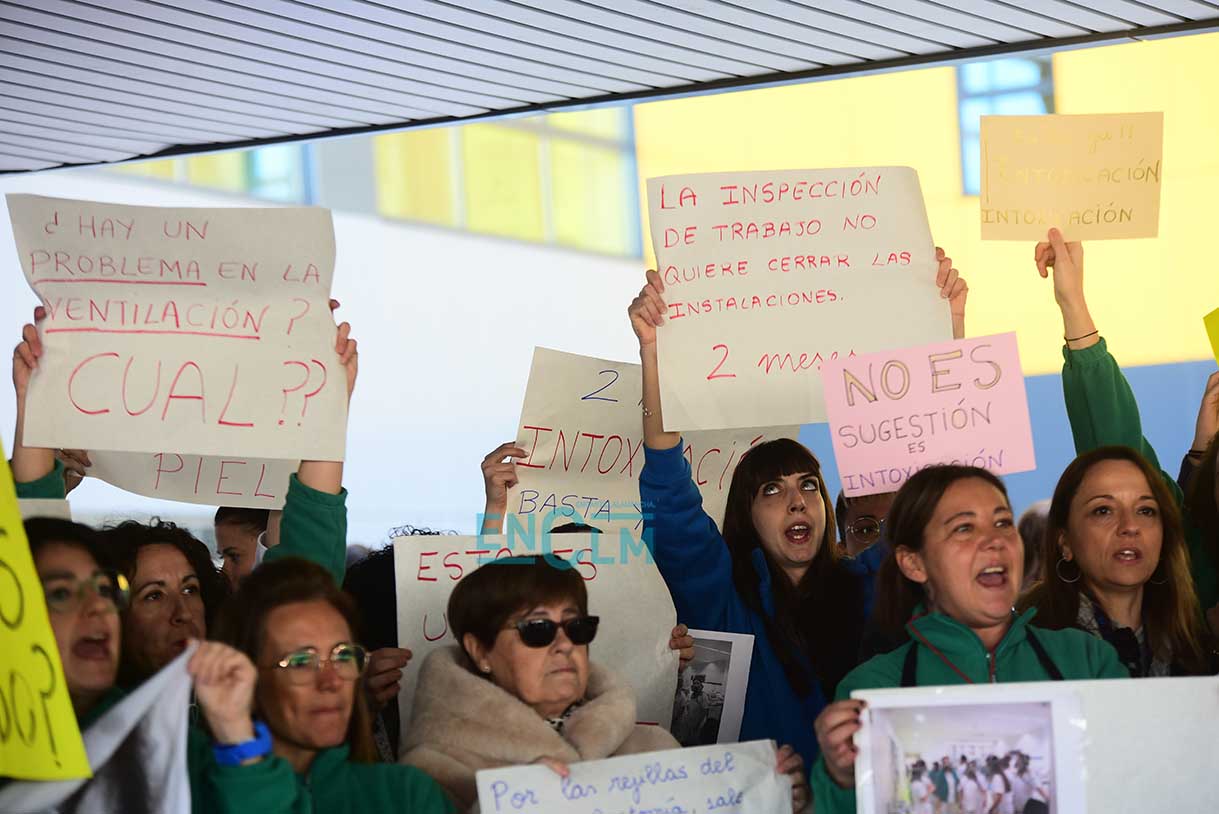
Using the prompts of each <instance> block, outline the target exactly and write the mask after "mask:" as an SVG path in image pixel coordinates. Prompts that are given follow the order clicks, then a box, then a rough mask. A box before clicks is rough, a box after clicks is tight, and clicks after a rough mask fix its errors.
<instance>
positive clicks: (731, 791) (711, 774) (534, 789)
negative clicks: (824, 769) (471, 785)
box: [475, 741, 792, 814]
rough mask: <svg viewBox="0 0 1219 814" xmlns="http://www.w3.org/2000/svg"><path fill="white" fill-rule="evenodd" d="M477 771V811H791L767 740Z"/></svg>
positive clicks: (787, 781) (787, 785) (787, 788)
mask: <svg viewBox="0 0 1219 814" xmlns="http://www.w3.org/2000/svg"><path fill="white" fill-rule="evenodd" d="M570 769H571V773H570V775H568V776H567V777H560V776H559V775H558V774H557V773H556V772H555V771H554V770H553V769H550V768H547V767H546V766H536V765H533V766H515V767H512V768H507V769H484V770H483V771H481V772H479V773H478V774H477V775H475V777H476V779H477V781H478V804H479V810H480V811H482V814H504V812H516V813H518V814H542V813H543V812H552V811H562V812H564V814H601V813H602V812H611V811H613V812H641V814H642V812H678V811H682V812H696V811H697V812H702V811H717V812H722V814H791V810H792V808H791V804H792V803H791V788H792V785H791V778H790V777H788V776H787V775H780V774H778V773H776V772H775V744H774V741H750V742H748V743H741V744H735V745H732V746H702V747H698V748H696V749H672V750H669V751H666V752H649V753H646V754H642V755H627V756H624V757H612V758H607V759H605V760H587V761H583V762H580V763H573V764H571V767H570Z"/></svg>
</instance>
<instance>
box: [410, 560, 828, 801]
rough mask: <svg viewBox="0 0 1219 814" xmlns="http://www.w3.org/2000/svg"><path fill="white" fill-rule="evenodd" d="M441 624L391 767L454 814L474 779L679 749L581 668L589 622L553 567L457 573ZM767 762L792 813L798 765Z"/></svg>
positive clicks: (789, 759) (574, 581)
mask: <svg viewBox="0 0 1219 814" xmlns="http://www.w3.org/2000/svg"><path fill="white" fill-rule="evenodd" d="M548 559H549V560H550V561H548ZM448 621H449V627H450V629H451V630H452V631H453V633H454V636H455V637H456V638H457V640H458V642H460V646H453V647H446V648H442V649H440V650H437V651H436V652H434V653H432V654H431V655H430V656H428V658H427V659H426V660H425V661H424V664H423V667H422V668H421V670H420V673H419V683H418V686H417V688H416V690H415V701H414V712H413V715H412V719H411V726H410V730H409V732H408V733H407V736H406V739H405V742H404V754H403V757H402V762H403V763H406V764H409V765H412V766H417V767H418V768H420V769H422V770H423V771H425V772H427V773H428V774H429V775H431V776H432V777H433V778H434V779H435V780H436V781H437V782H438V783H440V785H441V786H442V787H443V788H444V789H445V791H446V792H447V793H448V794H449V796H450V797H452V798H453V800H454V802H455V803H456V804H457V807H458V809H459V810H461V811H466V810H469V811H477V810H478V806H477V801H478V789H477V785H476V783H475V779H474V778H475V773H476V772H478V771H479V770H481V769H493V768H501V767H505V766H517V765H525V764H530V763H541V764H545V765H547V766H549V767H550V768H552V769H554V770H555V771H556V772H558V773H559V774H560V775H563V776H566V775H567V772H568V768H567V766H568V764H570V763H577V762H580V761H585V760H599V759H602V758H608V757H615V756H618V755H629V754H637V753H641V752H654V751H660V750H664V749H676V748H679V744H678V743H677V741H676V740H675V739H674V738H673V736H672V735H670V734H669V733H668V732H667V731H665V730H664V729H662V728H660V727H658V726H645V725H639V724H636V723H635V693H634V690H632V689H631V687H630V685H629V684H628V683H627V682H626V681H624V680H622V679H620V678H618V677H616V676H615V675H614V674H613V673H611V672H610V671H609V670H606V669H604V668H602V667H600V666H598V665H594V664H590V662H589V658H588V645H589V643H590V642H591V641H592V640H593V637H594V636H595V635H596V632H597V625H598V623H599V622H600V619H599V618H598V617H596V616H590V615H589V614H588V593H587V590H586V589H585V587H584V580H583V579H582V578H581V577H580V575H579V573H578V572H577V571H575V570H574V569H573V568H571V567H570V566H569V565H568V564H567V563H565V562H563V561H562V560H560V559H559V558H557V557H553V556H552V557H549V558H546V557H540V556H539V557H519V558H510V559H505V560H497V561H496V562H494V563H490V564H488V565H484V566H483V567H481V568H479V569H478V570H477V571H474V572H472V573H470V574H468V575H467V576H466V577H465V578H464V579H462V580H461V581H460V582H459V583H458V584H457V586H456V587H455V588H454V590H453V594H452V595H451V596H450V597H449V605H448ZM778 759H779V760H778V764H779V765H778V767H777V771H780V772H787V773H790V774H792V775H793V777H792V781H793V789H794V791H793V802H794V803H796V807H795V810H796V811H799V810H800V809H801V808H802V807H803V805H804V801H806V800H807V786H806V785H805V782H804V778H803V773H802V766H801V763H800V758H799V756H798V755H795V754H793V753H792V751H791V749H790V748H789V747H784V748H783V749H781V750H779V754H778Z"/></svg>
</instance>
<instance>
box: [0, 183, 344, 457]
mask: <svg viewBox="0 0 1219 814" xmlns="http://www.w3.org/2000/svg"><path fill="white" fill-rule="evenodd" d="M8 206H9V213H10V215H11V217H12V221H13V236H14V238H15V239H16V243H17V252H18V259H19V261H20V263H21V268H22V271H23V272H24V273H25V277H26V281H27V282H28V283H29V284H30V287H31V288H32V289H33V290H34V293H35V294H37V295H38V297H39V299H41V300H42V304H43V306H44V307H45V308H46V312H47V317H46V319H45V320H43V321H42V322H41V324H40V325H39V333H40V335H41V338H42V343H43V348H44V354H43V356H42V359H41V360H40V363H39V367H38V369H37V370H36V371H35V372H34V375H33V377H32V378H31V380H30V389H29V398H28V410H27V412H26V419H25V440H26V443H27V444H29V445H30V446H40V447H67V448H72V449H111V450H121V451H128V452H151V453H156V452H162V451H164V450H173V451H174V452H176V453H179V454H183V455H186V454H191V455H221V456H223V455H229V454H232V453H234V452H240V454H241V455H242V456H250V457H259V458H283V459H299V458H302V457H305V458H309V459H314V460H342V458H343V447H344V437H345V429H346V421H347V378H346V375H345V371H344V370H343V368H342V367H341V366H340V365H339V364H338V360H337V357H336V355H335V352H334V343H335V331H336V328H335V324H334V318H333V317H332V316H331V314H330V308H329V305H328V303H329V298H330V282H331V277H332V275H333V271H334V229H333V226H332V224H331V222H330V213H329V212H328V211H327V210H324V209H317V208H277V209H237V208H228V209H171V208H158V207H142V206H121V205H118V204H107V203H94V202H90V201H73V200H67V199H62V198H44V197H40V196H35V195H9V196H8Z"/></svg>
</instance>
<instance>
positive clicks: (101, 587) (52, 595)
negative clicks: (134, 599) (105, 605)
mask: <svg viewBox="0 0 1219 814" xmlns="http://www.w3.org/2000/svg"><path fill="white" fill-rule="evenodd" d="M48 582H49V584H44V585H43V586H42V592H43V595H44V596H46V599H47V609H48V610H50V611H51V613H76V612H77V611H78V610H80V609H81V607H82V606H83V605H84V603H85V601H86V598H87V596H88V594H90V593H93V594H96V595H97V596H99V597H101V598H102V599H105V600H106V601H108V602H109V603H110V604H111V605H113V606H114V609H115V610H116V611H118V610H121V609H122V608H125V607H126V606H127V596H128V589H127V578H126V577H124V576H123V575H122V574H119V573H117V572H114V571H103V572H101V573H98V574H94V575H93V576H91V577H89V578H88V579H68V578H61V577H56V578H55V579H52V580H49V581H48Z"/></svg>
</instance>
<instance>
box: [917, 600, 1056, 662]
mask: <svg viewBox="0 0 1219 814" xmlns="http://www.w3.org/2000/svg"><path fill="white" fill-rule="evenodd" d="M1036 614H1037V609H1036V608H1029V609H1028V610H1026V611H1025V612H1024V613H1022V614H1017V613H1016V612H1015V610H1013V611H1012V617H1011V625H1010V626H1009V627H1008V629H1007V632H1006V633H1004V634H1003V638H1002V639H1001V640H1000V641H999V646H998V647H996V648H995V652H994V653H993V658H994V660H995V661H999V660H1001V659H1003V658H1004V657H1006V656H1007V655H1008V653H1010V652H1011V651H1012V650H1013V649H1014V648H1016V647H1018V646H1019V645H1020V644H1022V643H1023V642H1024V640H1025V638H1026V637H1027V627H1028V624H1029V622H1030V621H1031V620H1032V618H1033V617H1034V616H1035V615H1036ZM906 630H907V631H908V632H909V633H910V638H911V639H912V640H913V641H914V643H915V644H916V645H922V646H924V647H927V646H930V647H931V648H933V649H934V650H935V651H938V654H937V658H941V657H942V658H943V659H945V660H947V661H948V662H951V664H952V665H954V666H955V667H956V668H957V669H959V670H961V671H963V672H964V673H966V675H968V676H969V677H970V679H971V680H974V681H988V680H989V676H988V675H986V674H987V673H989V667H988V661H987V656H988V655H992V654H989V653H988V652H987V650H986V647H985V646H984V645H983V644H982V640H981V639H979V638H978V634H977V633H974V632H973V630H972V629H970V628H969V627H967V626H965V625H963V624H961V623H960V622H958V621H957V620H956V619H953V618H952V617H950V616H946V615H945V614H943V613H939V612H935V613H927V612H926V609H925V608H924V607H923V606H922V605H919V606H918V607H917V608H916V609H915V615H914V617H913V618H911V620H910V621H909V622H908V623H907V624H906Z"/></svg>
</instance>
